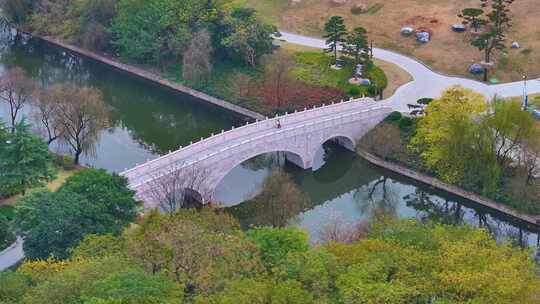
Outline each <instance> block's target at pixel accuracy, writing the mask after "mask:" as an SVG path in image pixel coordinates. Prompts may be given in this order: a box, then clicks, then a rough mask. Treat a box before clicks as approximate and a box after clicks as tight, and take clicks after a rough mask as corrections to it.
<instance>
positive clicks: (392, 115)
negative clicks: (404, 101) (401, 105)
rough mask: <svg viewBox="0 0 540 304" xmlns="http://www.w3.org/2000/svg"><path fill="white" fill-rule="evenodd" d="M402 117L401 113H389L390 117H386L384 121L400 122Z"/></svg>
mask: <svg viewBox="0 0 540 304" xmlns="http://www.w3.org/2000/svg"><path fill="white" fill-rule="evenodd" d="M402 117H403V115H401V112H398V111H394V112H392V113H390V115H388V116H386V121H393V122H397V121H400V120H401V118H402Z"/></svg>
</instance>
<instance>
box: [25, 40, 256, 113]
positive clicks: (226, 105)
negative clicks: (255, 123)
mask: <svg viewBox="0 0 540 304" xmlns="http://www.w3.org/2000/svg"><path fill="white" fill-rule="evenodd" d="M25 34H27V35H31V34H29V33H25ZM32 37H35V38H37V39H40V40H42V41H45V42H47V43H50V44H52V45H55V46H58V47H61V48H63V49H65V50H68V51H71V52H74V53H77V54H78V55H82V56H84V57H87V58H90V59H92V60H95V61H98V62H100V63H103V64H106V65H108V66H111V67H114V68H116V69H118V70H121V71H123V72H126V73H130V74H132V75H135V76H138V77H140V78H143V79H146V80H149V81H151V82H154V83H156V84H159V85H161V86H164V87H166V88H168V89H172V90H174V91H177V92H179V93H182V94H188V95H190V96H193V97H195V98H197V99H198V100H201V101H205V102H207V103H210V104H213V105H215V106H218V107H220V108H223V109H225V110H227V111H230V112H233V113H235V114H238V115H240V116H243V117H247V118H249V119H253V120H263V119H264V118H265V117H264V116H263V115H261V114H259V113H257V112H255V111H251V110H248V109H246V108H243V107H241V106H238V105H235V104H232V103H230V102H228V101H225V100H222V99H219V98H217V97H214V96H210V95H208V94H205V93H203V92H200V91H197V90H194V89H192V88H189V87H186V86H184V85H181V84H178V83H173V82H171V81H169V80H167V79H164V78H162V77H160V76H159V75H157V74H155V73H152V72H149V71H147V70H144V69H142V68H139V67H136V66H133V65H130V64H125V63H121V62H119V61H118V60H116V59H113V58H111V57H106V56H103V55H101V54H98V53H96V52H92V51H89V50H86V49H82V48H80V47H77V46H74V45H71V44H68V43H65V42H63V41H61V40H60V39H57V38H54V37H47V36H32Z"/></svg>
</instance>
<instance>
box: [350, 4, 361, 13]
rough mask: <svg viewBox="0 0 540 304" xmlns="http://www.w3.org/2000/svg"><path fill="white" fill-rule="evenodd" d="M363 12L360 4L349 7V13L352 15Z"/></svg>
mask: <svg viewBox="0 0 540 304" xmlns="http://www.w3.org/2000/svg"><path fill="white" fill-rule="evenodd" d="M362 13H364V7H362V6H361V5H358V4H356V5H354V6H353V7H351V14H353V15H360V14H362Z"/></svg>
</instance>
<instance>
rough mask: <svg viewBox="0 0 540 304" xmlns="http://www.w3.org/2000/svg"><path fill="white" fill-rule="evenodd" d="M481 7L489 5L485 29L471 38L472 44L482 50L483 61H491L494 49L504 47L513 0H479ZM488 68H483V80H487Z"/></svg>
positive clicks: (509, 25) (509, 24)
mask: <svg viewBox="0 0 540 304" xmlns="http://www.w3.org/2000/svg"><path fill="white" fill-rule="evenodd" d="M480 2H481V6H482V7H488V6H491V7H490V9H491V10H490V11H489V12H488V13H487V14H486V16H487V23H486V24H487V27H488V28H487V31H486V32H485V33H482V34H481V35H480V36H478V37H477V38H475V39H473V40H472V45H473V46H476V47H477V48H478V49H479V50H480V51H484V61H485V62H486V63H491V59H492V58H491V57H492V54H493V51H494V50H499V51H502V50H504V49H505V48H506V45H505V41H506V34H507V32H508V31H509V30H510V27H511V22H512V17H511V14H510V5H511V4H512V3H513V2H514V0H480ZM487 78H488V69H484V81H487Z"/></svg>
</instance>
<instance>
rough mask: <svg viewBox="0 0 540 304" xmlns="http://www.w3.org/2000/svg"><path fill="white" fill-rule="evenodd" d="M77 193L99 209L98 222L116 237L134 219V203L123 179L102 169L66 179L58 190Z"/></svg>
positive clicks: (84, 172) (85, 171)
mask: <svg viewBox="0 0 540 304" xmlns="http://www.w3.org/2000/svg"><path fill="white" fill-rule="evenodd" d="M58 191H59V192H66V193H77V194H78V195H80V196H82V197H84V198H85V199H86V201H88V202H89V203H90V204H94V205H95V206H96V208H98V210H100V211H101V212H100V214H99V221H100V222H101V223H103V224H104V225H106V226H107V227H108V229H107V230H108V231H111V232H113V233H114V234H118V233H120V232H121V231H122V229H123V228H124V227H125V226H127V225H128V224H129V223H131V222H132V221H133V220H134V219H135V216H136V213H137V212H136V209H137V206H138V202H137V201H135V199H134V195H135V193H134V192H133V191H132V190H130V189H129V188H128V182H127V179H126V178H124V177H122V176H120V175H118V174H115V173H113V174H109V173H107V171H105V170H104V169H84V170H81V171H79V172H77V173H75V174H74V175H72V176H70V177H69V178H68V179H67V180H66V181H65V182H64V184H63V185H62V186H61V187H60V189H59V190H58Z"/></svg>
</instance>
